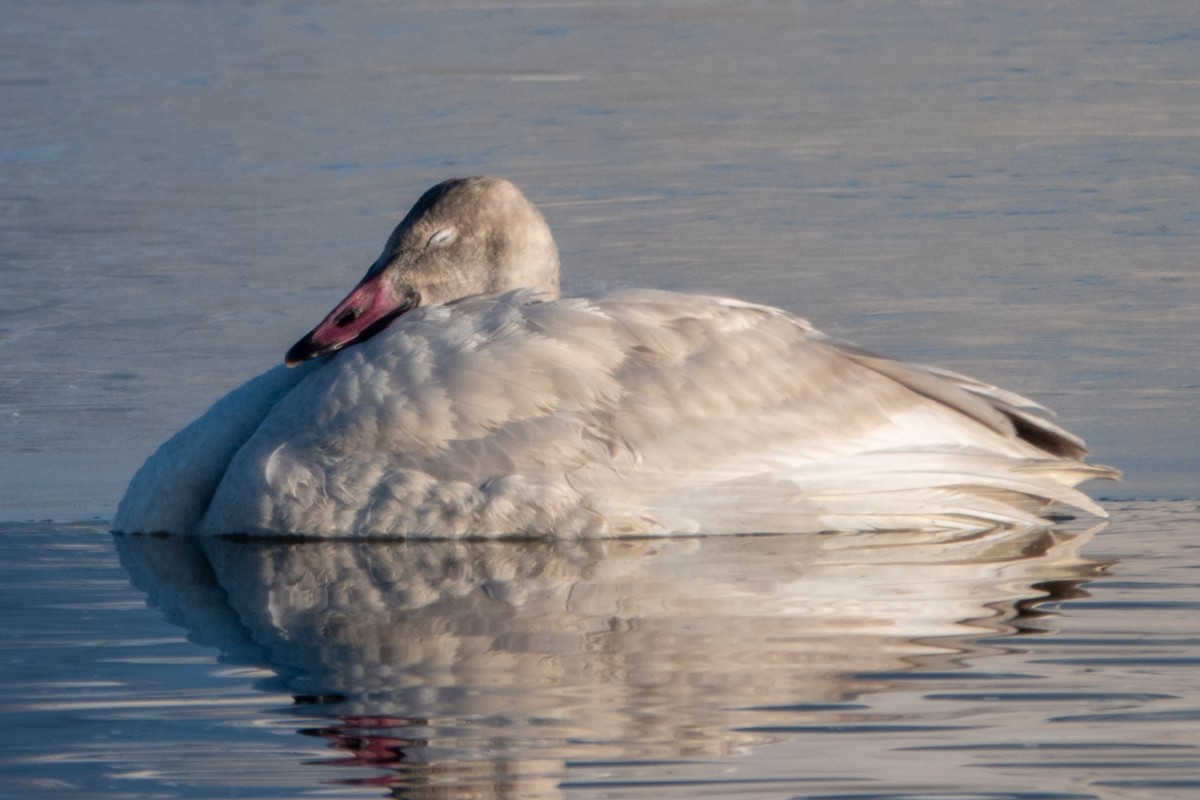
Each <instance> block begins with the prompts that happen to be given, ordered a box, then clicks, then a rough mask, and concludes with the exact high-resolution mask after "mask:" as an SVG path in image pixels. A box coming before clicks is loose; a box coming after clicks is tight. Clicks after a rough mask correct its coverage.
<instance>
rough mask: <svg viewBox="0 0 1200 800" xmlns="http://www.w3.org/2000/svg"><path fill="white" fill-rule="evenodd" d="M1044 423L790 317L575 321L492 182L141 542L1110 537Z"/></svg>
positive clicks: (707, 305) (437, 199) (389, 247)
mask: <svg viewBox="0 0 1200 800" xmlns="http://www.w3.org/2000/svg"><path fill="white" fill-rule="evenodd" d="M1048 413H1049V412H1047V411H1046V409H1044V408H1042V407H1041V406H1039V405H1037V404H1035V403H1033V402H1032V401H1030V400H1027V399H1026V398H1024V397H1021V396H1019V395H1017V394H1014V393H1012V392H1009V391H1005V390H1003V389H1000V388H997V387H995V386H991V385H989V384H986V383H983V382H980V381H977V380H974V379H972V378H968V377H965V376H963V375H959V374H956V373H953V372H949V371H946V370H942V369H938V368H934V367H928V366H922V365H917V364H911V363H905V362H902V361H898V360H893V359H890V358H886V357H884V356H880V355H877V354H875V353H872V352H869V351H867V350H864V349H861V348H859V347H856V346H854V345H852V344H848V343H845V342H841V341H837V340H835V339H833V338H831V337H829V336H826V335H825V334H822V333H821V332H819V331H817V330H816V329H814V328H813V326H812V325H810V324H809V323H808V322H807V321H805V320H803V319H800V318H798V317H796V316H793V315H792V314H789V313H787V312H785V311H782V310H779V309H776V308H771V307H768V306H763V305H757V304H754V303H749V302H743V301H740V300H734V299H728V298H723V297H709V296H701V295H695V294H685V293H677V292H666V291H657V290H649V289H624V290H611V291H603V292H598V293H592V294H586V295H583V296H579V297H569V298H561V297H560V295H559V258H558V251H557V248H556V245H555V243H554V238H553V236H552V235H551V233H550V229H549V227H548V226H547V225H546V222H545V220H544V219H543V217H542V215H541V213H540V212H539V211H538V210H537V208H535V207H534V206H533V204H532V203H530V202H529V200H527V199H526V198H525V196H524V195H523V194H522V193H521V191H520V190H519V189H518V188H517V187H516V186H515V185H513V184H512V183H510V182H509V181H507V180H504V179H501V178H496V177H487V176H484V177H472V178H458V179H453V180H448V181H445V182H443V183H440V184H438V185H436V186H434V187H433V188H431V189H429V190H428V191H427V192H425V194H424V195H422V196H421V198H420V199H419V200H418V201H417V203H416V205H415V206H413V208H412V210H411V211H409V213H408V214H407V215H406V216H405V217H404V219H403V220H402V221H401V222H400V224H399V225H398V226H397V227H396V229H395V230H394V231H393V233H392V234H391V236H390V237H389V238H388V240H387V243H386V245H385V247H384V249H383V253H382V254H381V255H380V257H379V259H378V260H377V261H376V262H375V263H374V264H373V265H372V266H371V267H370V269H368V271H367V273H366V276H365V277H364V278H363V279H362V280H361V281H360V282H359V283H358V284H357V285H356V286H355V287H354V289H353V290H352V291H351V292H350V294H349V295H347V296H346V298H345V299H344V300H342V301H341V302H340V303H338V304H337V306H335V307H334V309H333V310H332V311H331V312H329V314H328V315H327V316H326V317H325V319H324V320H322V321H321V323H320V324H318V325H317V326H316V327H315V328H314V329H313V330H312V331H310V332H309V333H308V334H307V335H305V336H304V337H303V338H302V339H301V340H300V341H298V342H297V343H296V344H295V345H294V346H293V347H292V348H291V349H290V350H289V351H288V353H287V355H286V358H285V364H282V365H279V366H277V367H275V368H273V369H271V370H268V371H267V372H265V373H263V374H262V375H260V376H258V377H256V378H253V379H251V380H250V381H249V382H247V383H246V384H244V385H243V386H241V387H240V388H238V389H235V390H234V391H232V392H231V393H230V394H228V395H227V396H225V397H224V398H222V399H220V400H219V401H218V402H217V403H216V404H215V405H214V406H213V407H212V408H211V409H210V410H209V411H208V412H207V413H205V414H204V415H203V416H201V417H200V418H199V419H197V420H196V421H194V422H192V423H191V424H190V425H188V426H187V427H185V428H184V429H183V430H182V431H180V432H179V433H178V434H176V435H175V436H174V437H172V438H171V439H169V440H168V441H167V442H166V443H164V444H163V445H162V446H161V447H160V448H159V449H158V450H157V452H155V453H154V454H153V455H152V456H150V458H149V459H148V460H147V461H146V463H145V464H144V465H143V466H142V467H141V469H140V470H138V472H137V473H136V474H135V475H134V477H133V479H132V480H131V482H130V485H129V488H128V490H127V492H126V494H125V496H124V498H123V499H122V500H121V502H120V504H119V507H118V510H117V515H116V518H115V520H114V528H115V530H117V531H119V532H142V533H151V532H170V533H197V534H201V535H221V534H248V535H262V536H295V535H299V536H314V537H371V536H415V537H448V538H457V537H491V536H538V537H552V538H586V537H607V536H645V535H666V534H693V533H704V534H726V533H760V532H771V533H777V532H778V533H782V532H829V531H864V530H910V531H911V530H928V531H931V532H932V531H949V532H962V531H978V530H984V529H989V528H994V527H1017V528H1045V527H1047V526H1049V525H1051V522H1050V521H1049V519H1048V518H1047V517H1046V516H1045V514H1046V512H1047V509H1049V508H1051V507H1053V506H1070V507H1074V508H1076V509H1079V510H1081V511H1085V512H1089V513H1091V514H1095V515H1097V516H1101V517H1103V516H1105V512H1104V510H1103V509H1102V508H1101V507H1100V506H1099V505H1098V504H1097V503H1095V502H1094V501H1093V500H1092V499H1090V498H1089V497H1088V496H1087V495H1085V494H1083V493H1082V492H1081V491H1079V490H1078V489H1076V488H1075V486H1076V485H1077V484H1079V483H1081V482H1083V481H1085V480H1087V479H1090V478H1116V477H1117V475H1118V473H1117V471H1116V470H1113V469H1111V468H1109V467H1104V466H1099V465H1093V464H1088V463H1085V461H1084V460H1083V459H1084V456H1085V455H1086V454H1087V450H1086V449H1085V447H1084V443H1083V441H1082V440H1081V439H1080V438H1078V437H1077V436H1075V435H1073V434H1071V433H1069V432H1068V431H1066V430H1064V429H1063V428H1061V427H1059V426H1058V425H1056V424H1055V423H1053V422H1052V421H1050V419H1049V418H1048Z"/></svg>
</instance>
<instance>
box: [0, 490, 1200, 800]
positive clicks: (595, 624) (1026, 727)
mask: <svg viewBox="0 0 1200 800" xmlns="http://www.w3.org/2000/svg"><path fill="white" fill-rule="evenodd" d="M1198 532H1200V505H1198V504H1196V503H1194V502H1193V503H1188V504H1184V503H1164V502H1146V503H1139V504H1131V505H1129V506H1127V507H1126V508H1125V509H1124V511H1123V512H1122V514H1121V516H1120V517H1119V518H1118V519H1117V520H1115V521H1114V522H1113V523H1112V524H1111V525H1110V526H1109V527H1108V528H1105V529H1103V530H1101V531H1099V532H1098V533H1097V532H1094V531H1089V530H1086V529H1080V528H1078V527H1076V529H1075V530H1073V531H1062V532H1057V533H1053V534H1044V535H1037V536H1023V537H1016V538H1013V537H1011V536H1009V537H1005V536H991V537H982V538H979V539H975V540H969V541H964V542H958V543H954V544H945V543H941V544H929V543H927V542H924V541H922V540H921V539H920V537H913V538H904V539H900V540H897V538H896V537H895V536H894V535H893V536H886V537H881V536H878V535H877V536H829V537H811V536H810V537H804V536H778V537H777V536H770V537H750V538H715V539H680V540H671V541H624V542H609V543H590V544H582V545H581V544H571V545H552V544H547V543H527V542H526V543H517V542H501V543H495V542H490V543H446V542H419V543H395V544H380V543H374V544H364V543H306V544H296V543H284V544H279V543H264V542H234V541H199V542H197V541H193V540H189V539H180V538H153V537H141V536H119V537H116V539H115V548H114V546H113V544H114V543H113V541H112V539H111V538H110V537H108V536H106V535H105V534H103V532H102V531H100V530H97V529H95V528H87V527H80V528H74V529H63V528H46V527H37V526H10V527H8V528H6V529H5V530H3V531H2V532H0V536H2V537H3V541H4V543H5V548H6V556H7V558H6V559H5V561H4V566H3V568H2V569H0V573H2V574H0V580H2V581H3V585H5V586H6V587H8V588H7V591H8V593H9V595H10V596H11V597H14V598H16V600H15V602H11V603H10V604H8V605H6V607H5V609H4V611H3V617H0V624H3V626H4V629H5V630H6V631H8V632H9V635H8V637H6V643H5V644H4V645H2V646H0V649H2V651H3V657H4V660H5V663H6V674H5V683H6V684H7V689H8V691H7V692H6V695H5V696H6V700H5V702H4V704H3V707H2V712H3V714H4V716H5V718H6V720H7V721H8V724H7V725H5V726H4V727H3V729H2V730H0V744H2V749H0V752H2V753H3V756H0V765H2V766H3V770H4V772H5V774H6V775H7V785H8V794H6V795H5V796H11V797H23V798H36V797H59V796H68V795H69V796H72V797H104V798H110V797H145V796H156V797H225V796H237V797H246V796H255V797H258V796H262V797H298V796H336V797H343V796H345V797H351V796H363V797H367V796H380V795H385V794H387V793H389V792H390V793H391V794H392V795H393V796H396V797H413V798H417V797H422V798H425V797H531V798H533V797H536V798H560V797H588V798H600V797H604V798H613V797H630V798H637V797H647V796H651V795H656V796H671V797H749V796H756V797H806V798H808V797H855V798H861V797H971V798H975V797H980V798H996V797H1004V798H1009V797H1014V798H1018V797H1019V798H1026V797H1028V798H1034V797H1037V798H1068V797H1069V798H1076V797H1104V798H1108V797H1191V796H1195V792H1196V791H1197V790H1200V777H1198V776H1200V733H1198V731H1200V725H1198V724H1197V723H1200V692H1198V691H1197V685H1196V681H1195V676H1196V670H1197V667H1198V666H1200V636H1197V631H1196V625H1195V621H1194V620H1195V616H1196V615H1195V611H1196V610H1197V609H1198V608H1200V601H1198V600H1197V597H1198V594H1197V590H1198V589H1200V578H1198V576H1197V571H1196V567H1195V565H1196V563H1197V559H1196V555H1197V554H1196V550H1197V544H1196V542H1197V538H1196V534H1197V533H1198ZM1189 534H1190V543H1189V541H1188V540H1189V536H1188V535H1189ZM131 583H132V586H131V585H130V584H131ZM147 601H148V602H147ZM147 605H149V606H150V608H147Z"/></svg>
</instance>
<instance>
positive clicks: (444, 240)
mask: <svg viewBox="0 0 1200 800" xmlns="http://www.w3.org/2000/svg"><path fill="white" fill-rule="evenodd" d="M454 236H455V232H454V229H453V228H442V229H441V230H440V231H438V232H437V233H435V234H434V235H433V236H430V237H429V241H428V242H427V243H426V246H427V247H442V246H443V245H447V244H450V242H453V241H454Z"/></svg>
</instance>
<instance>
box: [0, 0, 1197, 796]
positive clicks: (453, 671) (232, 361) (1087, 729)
mask: <svg viewBox="0 0 1200 800" xmlns="http://www.w3.org/2000/svg"><path fill="white" fill-rule="evenodd" d="M1198 41H1200V13H1198V12H1197V10H1196V8H1195V4H1194V2H1193V1H1192V0H1139V1H1138V2H1135V1H1134V0H1065V1H1064V2H1056V3H1053V4H1046V3H1041V2H1032V0H1030V2H1020V1H1018V2H1005V3H987V2H966V1H965V0H964V1H962V2H958V1H956V0H945V1H944V2H934V1H932V0H930V1H929V2H920V1H918V0H903V1H901V0H885V1H884V2H874V1H872V2H865V0H864V2H857V0H844V1H843V2H825V1H823V0H801V1H800V2H794V1H792V0H789V2H782V1H781V2H738V3H734V2H729V0H714V1H713V2H682V0H681V1H680V2H662V3H655V4H652V5H651V6H650V7H646V4H640V3H632V2H621V1H619V0H618V1H614V2H583V1H582V0H580V1H579V2H575V1H573V0H564V1H563V2H546V3H541V2H531V3H525V4H520V5H506V4H502V3H492V2H488V1H487V0H484V1H483V2H473V3H466V4H456V3H436V4H435V3H428V4H420V3H365V2H364V3H345V2H302V1H299V0H298V1H297V2H240V1H239V2H232V1H231V2H222V1H221V0H214V1H213V2H205V3H193V2H183V1H182V0H180V2H137V3H134V2H99V1H97V0H89V2H73V1H71V0H62V1H61V2H50V3H47V2H41V1H40V0H38V1H34V0H30V1H29V2H22V1H21V0H8V1H7V2H5V3H4V4H3V10H2V12H0V102H2V104H3V105H2V107H3V109H4V113H3V114H0V209H2V210H3V213H0V275H2V279H3V283H2V284H0V286H2V289H0V453H3V456H4V457H3V458H0V573H2V575H0V651H2V653H3V656H2V659H3V660H2V661H0V665H2V667H0V689H3V690H4V691H3V692H2V694H0V720H2V721H3V723H4V724H2V725H0V797H5V798H7V797H13V798H36V797H103V798H116V797H288V798H291V797H299V796H322V797H351V796H353V797H380V796H387V795H391V796H397V797H446V798H451V797H453V798H460V797H522V798H524V797H535V798H536V797H596V798H599V797H604V798H626V797H628V798H641V797H648V796H662V797H680V798H685V797H686V798H692V797H721V798H734V797H746V796H761V797H803V798H818V797H837V798H885V797H886V798H896V797H905V798H907V797H922V798H923V797H931V798H949V797H954V798H962V797H967V798H988V800H995V799H996V798H1022V799H1025V798H1029V799H1032V798H1068V797H1069V798H1076V797H1084V798H1143V797H1181V798H1182V797H1195V796H1200V777H1198V776H1200V622H1197V619H1198V615H1197V614H1196V613H1195V612H1196V611H1197V605H1198V604H1200V593H1198V592H1197V582H1198V578H1197V575H1198V574H1200V572H1198V570H1200V552H1198V549H1197V548H1198V547H1200V530H1198V529H1197V528H1198V523H1200V477H1198V476H1200V425H1197V423H1196V421H1197V420H1198V419H1200V365H1198V364H1200V362H1198V359H1197V358H1196V354H1197V353H1200V267H1198V263H1200V155H1198V154H1200V133H1198V131H1200V102H1198V97H1200V95H1198V92H1200V50H1198V49H1197V43H1198ZM480 172H491V173H496V174H501V175H505V176H507V177H510V178H512V179H514V180H516V181H517V182H518V183H519V184H520V185H521V186H522V187H523V188H524V189H525V190H526V192H527V193H528V195H529V196H530V197H531V199H533V200H534V201H535V202H536V203H538V205H539V206H541V207H542V208H543V209H544V211H545V212H546V215H547V217H548V219H549V221H550V223H551V226H552V228H553V229H554V230H555V233H556V236H557V237H558V239H559V242H560V245H561V249H562V252H563V261H564V265H565V269H566V275H565V284H566V288H567V289H568V290H572V289H590V288H593V287H595V286H597V285H610V286H621V285H648V286H658V287H667V288H687V289H698V290H706V291H713V292H720V293H727V294H735V295H737V296H740V297H744V298H747V299H751V300H759V301H766V302H770V303H773V304H776V305H780V306H783V307H786V308H788V309H790V310H793V311H796V312H798V313H801V314H803V315H805V316H807V317H809V318H811V319H812V320H813V321H814V322H816V323H817V324H818V325H819V326H820V327H822V328H823V329H825V330H827V331H828V332H830V333H834V334H837V335H840V336H844V337H847V338H851V339H853V340H855V341H858V342H860V343H861V344H864V345H867V346H871V347H875V348H878V349H882V350H885V351H887V352H890V353H894V354H897V355H901V356H905V357H908V358H913V359H916V360H920V361H925V362H932V363H938V364H943V365H946V366H948V367H951V368H956V369H960V370H962V371H965V372H967V373H969V374H972V375H976V376H978V377H980V378H984V379H987V380H994V381H996V382H998V383H1000V384H1002V385H1004V386H1006V387H1009V388H1012V389H1015V390H1018V391H1021V392H1024V393H1027V394H1029V395H1031V396H1033V397H1036V398H1037V399H1039V400H1042V401H1044V402H1046V403H1048V404H1049V405H1051V406H1053V407H1054V408H1055V409H1056V410H1058V411H1059V413H1060V416H1061V419H1062V420H1063V421H1064V422H1065V424H1067V425H1068V427H1070V428H1071V429H1073V430H1077V431H1079V432H1081V433H1083V434H1084V435H1085V436H1086V437H1087V438H1088V440H1089V443H1090V444H1091V445H1092V446H1093V448H1094V449H1095V451H1096V452H1097V454H1098V460H1100V461H1103V462H1105V463H1111V464H1115V465H1117V466H1119V467H1121V468H1122V469H1124V470H1125V471H1126V480H1125V481H1124V482H1123V483H1122V484H1119V485H1113V486H1099V487H1096V493H1097V495H1098V496H1101V497H1104V498H1106V501H1107V505H1108V507H1109V508H1110V509H1111V510H1112V511H1113V520H1112V521H1111V523H1110V524H1109V525H1108V526H1107V527H1106V528H1103V529H1102V530H1098V531H1088V530H1087V528H1086V526H1083V525H1079V524H1076V525H1073V526H1072V527H1071V529H1070V530H1066V531H1062V532H1058V533H1056V534H1054V535H1047V536H1044V537H1037V538H1032V539H1024V540H1005V539H1003V538H996V537H990V538H989V537H985V538H983V539H981V540H979V541H972V542H959V543H953V544H947V543H942V544H936V543H928V542H920V541H915V542H914V541H902V540H898V539H896V538H894V537H893V538H890V539H886V540H880V539H871V538H869V537H840V538H820V537H817V538H815V539H814V538H812V537H810V538H793V537H764V538H748V539H737V540H729V541H721V540H717V541H711V540H690V539H685V540H679V541H672V542H655V543H652V544H651V543H639V542H627V543H615V544H607V545H593V546H587V547H551V546H548V545H528V544H524V545H515V544H489V545H486V546H485V545H478V546H472V545H461V544H459V545H436V544H419V545H418V544H408V545H370V546H367V545H356V546H350V545H315V544H313V545H286V546H285V545H264V544H247V543H234V542H208V543H197V542H190V541H187V540H177V539H145V538H137V537H118V538H116V539H114V538H113V537H112V536H111V535H109V534H108V533H107V532H106V521H107V520H108V519H110V518H111V515H112V513H113V511H114V509H115V507H116V502H117V500H118V499H119V498H120V496H121V493H122V492H123V490H124V487H125V482H126V481H127V480H128V478H129V476H130V475H131V474H132V472H133V471H134V470H135V469H136V467H137V466H138V465H139V464H140V463H141V461H142V459H144V458H145V457H146V455H147V454H148V453H149V452H151V451H152V450H153V448H154V447H155V446H156V445H157V444H158V443H159V442H160V441H162V440H163V439H164V438H165V437H166V436H168V435H169V434H170V433H172V432H173V431H175V430H176V429H178V428H179V427H180V426H181V425H182V424H184V423H185V422H186V421H188V420H189V419H191V418H192V417H193V416H195V415H196V414H198V413H200V412H201V411H203V410H204V409H205V408H206V407H207V406H208V405H209V404H210V403H211V402H212V400H213V399H215V398H216V397H218V396H220V395H221V394H223V393H224V392H225V391H227V390H228V389H229V388H231V387H232V386H234V385H237V384H238V383H240V382H241V381H243V380H244V379H245V378H246V377H248V376H250V375H253V374H257V373H258V372H261V371H262V370H263V369H265V368H266V367H267V366H269V365H271V364H274V363H277V362H278V361H279V360H280V358H281V357H282V353H283V352H284V350H285V349H286V348H287V346H288V345H290V344H291V343H292V342H293V341H294V340H295V339H296V338H297V337H298V336H299V335H300V334H302V333H303V332H304V331H306V330H308V329H309V328H310V327H311V326H312V325H313V324H314V323H315V322H316V320H317V319H319V318H320V316H321V315H323V314H324V313H325V312H326V311H327V310H328V309H329V307H330V306H331V305H332V303H333V302H335V301H336V300H337V299H339V298H340V297H341V296H342V295H343V294H344V292H345V291H346V289H347V288H348V287H349V286H350V285H351V284H352V283H353V282H354V281H355V280H357V278H358V277H359V276H360V275H361V272H362V271H363V270H364V269H365V267H366V265H367V264H369V263H370V262H371V261H372V260H374V258H375V256H376V255H377V248H378V247H379V246H381V244H382V241H383V238H384V237H385V235H386V234H387V233H388V231H389V230H390V228H391V226H392V225H393V224H394V223H395V221H396V219H397V218H398V216H399V215H400V214H401V213H402V212H403V211H404V210H406V209H407V207H408V206H409V205H410V204H411V202H412V201H413V199H415V197H416V196H417V195H418V194H419V193H420V192H421V191H422V190H423V189H424V188H426V187H427V186H428V185H430V184H432V183H434V182H436V181H438V180H441V179H443V178H446V177H449V176H452V175H461V174H471V173H480ZM45 520H50V521H49V522H46V521H45Z"/></svg>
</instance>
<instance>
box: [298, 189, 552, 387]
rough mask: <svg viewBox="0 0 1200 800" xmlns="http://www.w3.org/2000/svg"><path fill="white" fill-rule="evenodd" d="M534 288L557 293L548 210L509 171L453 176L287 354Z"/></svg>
mask: <svg viewBox="0 0 1200 800" xmlns="http://www.w3.org/2000/svg"><path fill="white" fill-rule="evenodd" d="M526 288H530V289H535V290H537V291H538V292H539V293H541V294H543V295H546V296H548V297H551V298H553V297H557V296H558V249H557V248H556V247H555V245H554V237H553V236H552V235H551V234H550V228H549V227H548V226H547V225H546V221H545V220H544V219H543V218H542V215H541V213H540V212H539V211H538V210H537V208H535V207H534V205H533V204H532V203H530V202H529V201H528V200H527V199H526V198H525V195H523V194H522V193H521V190H520V189H518V188H517V187H516V186H514V185H513V184H512V183H510V182H509V181H506V180H504V179H503V178H493V177H475V178H454V179H452V180H448V181H443V182H442V183H439V184H438V185H437V186H434V187H433V188H432V189H430V190H429V191H427V192H425V194H423V195H421V199H420V200H418V201H417V203H416V205H414V206H413V207H412V210H411V211H409V212H408V214H407V215H406V216H405V217H404V219H403V220H402V221H401V222H400V224H399V225H397V226H396V229H395V230H394V231H392V235H391V236H390V237H388V240H387V244H386V245H385V246H384V248H383V253H382V254H381V255H380V256H379V258H378V259H377V260H376V261H375V263H374V264H372V265H371V268H370V269H368V270H367V274H366V276H365V277H363V279H362V280H361V281H359V283H358V285H357V286H355V287H354V289H353V290H352V291H351V292H350V294H348V295H347V296H346V298H345V299H344V300H342V301H341V302H340V303H338V304H337V306H335V307H334V309H333V310H332V311H330V312H329V314H328V315H327V316H326V317H325V319H323V320H322V321H321V323H320V324H319V325H317V327H315V328H313V329H312V330H311V331H309V332H308V334H307V335H305V337H304V338H303V339H301V340H300V341H298V342H296V344H295V345H293V346H292V348H291V349H290V350H288V352H287V355H286V356H285V358H284V360H285V363H287V365H288V366H295V365H296V364H299V363H300V362H302V361H307V360H308V359H310V358H316V357H317V356H323V355H326V354H329V353H333V352H336V351H338V350H341V349H342V348H344V347H347V346H349V345H352V344H355V343H357V342H363V341H366V340H367V339H369V338H371V337H372V336H374V335H375V334H377V333H379V332H380V331H382V330H383V329H384V328H386V327H387V326H388V325H389V324H391V322H392V321H393V320H394V319H396V317H398V316H400V315H401V314H403V313H404V312H406V311H409V310H411V309H413V308H415V307H417V306H418V305H436V304H439V303H450V302H453V301H455V300H460V299H462V298H464V297H471V296H474V295H481V294H499V293H501V292H507V291H510V290H513V289H526Z"/></svg>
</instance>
